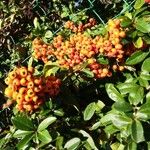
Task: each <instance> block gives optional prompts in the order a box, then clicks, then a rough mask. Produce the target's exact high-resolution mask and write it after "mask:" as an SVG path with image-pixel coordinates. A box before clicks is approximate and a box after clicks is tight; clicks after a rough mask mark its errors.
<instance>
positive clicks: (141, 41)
mask: <svg viewBox="0 0 150 150" xmlns="http://www.w3.org/2000/svg"><path fill="white" fill-rule="evenodd" d="M134 46H135V47H136V48H138V49H139V48H142V46H143V40H142V38H141V37H139V38H138V39H137V41H136V42H135V43H134Z"/></svg>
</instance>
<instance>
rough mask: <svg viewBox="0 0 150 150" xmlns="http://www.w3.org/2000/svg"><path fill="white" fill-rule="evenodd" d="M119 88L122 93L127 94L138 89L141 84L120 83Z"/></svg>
mask: <svg viewBox="0 0 150 150" xmlns="http://www.w3.org/2000/svg"><path fill="white" fill-rule="evenodd" d="M117 88H118V89H119V91H120V93H121V94H127V93H131V92H134V91H136V90H137V89H138V88H139V85H137V84H135V83H134V82H128V83H120V84H118V85H117Z"/></svg>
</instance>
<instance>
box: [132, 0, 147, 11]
mask: <svg viewBox="0 0 150 150" xmlns="http://www.w3.org/2000/svg"><path fill="white" fill-rule="evenodd" d="M144 3H145V2H144V0H136V1H135V4H134V8H135V9H140V8H141V7H142V6H143V5H144Z"/></svg>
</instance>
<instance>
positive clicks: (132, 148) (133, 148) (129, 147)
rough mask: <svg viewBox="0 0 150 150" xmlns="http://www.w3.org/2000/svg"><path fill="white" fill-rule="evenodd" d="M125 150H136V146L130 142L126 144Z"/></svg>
mask: <svg viewBox="0 0 150 150" xmlns="http://www.w3.org/2000/svg"><path fill="white" fill-rule="evenodd" d="M125 150H137V144H136V143H135V142H134V141H132V142H130V143H128V145H127V149H125Z"/></svg>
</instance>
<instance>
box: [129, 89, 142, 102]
mask: <svg viewBox="0 0 150 150" xmlns="http://www.w3.org/2000/svg"><path fill="white" fill-rule="evenodd" d="M143 99H144V88H143V87H139V88H138V89H137V90H136V91H134V92H132V93H130V94H129V101H130V103H131V104H133V105H138V104H139V103H140V102H141V103H143Z"/></svg>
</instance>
